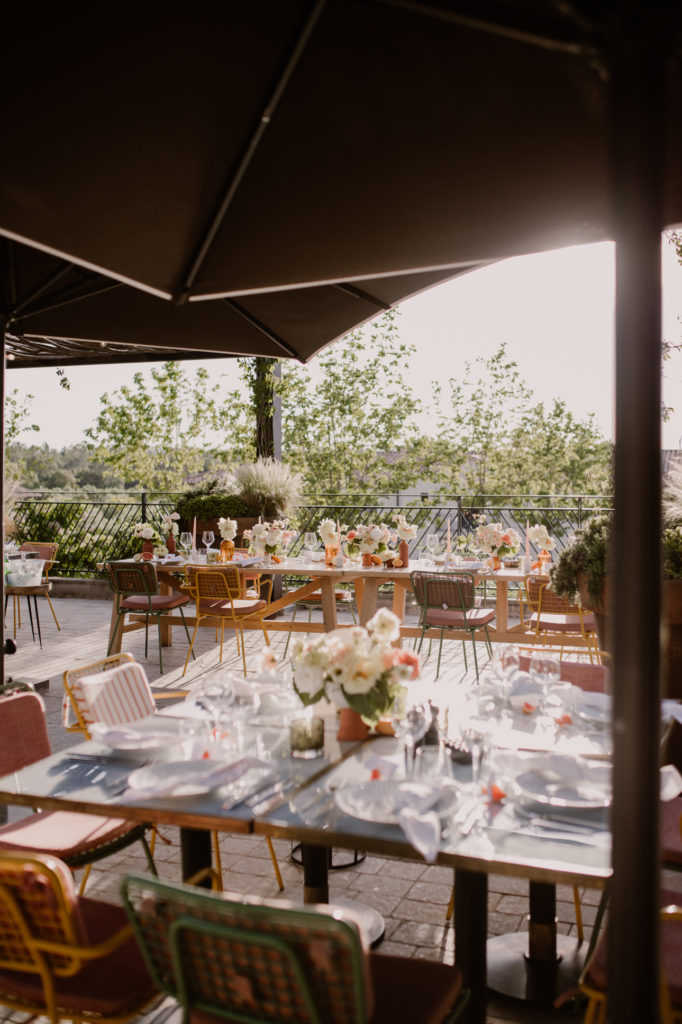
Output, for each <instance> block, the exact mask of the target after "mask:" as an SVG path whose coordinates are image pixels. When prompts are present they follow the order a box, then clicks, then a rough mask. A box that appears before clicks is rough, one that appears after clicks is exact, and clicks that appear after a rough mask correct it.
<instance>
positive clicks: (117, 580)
mask: <svg viewBox="0 0 682 1024" xmlns="http://www.w3.org/2000/svg"><path fill="white" fill-rule="evenodd" d="M106 570H107V573H108V576H109V583H110V585H111V589H112V591H113V593H114V600H118V602H119V604H118V618H117V620H116V630H114V633H113V635H112V637H111V640H110V641H109V647H108V649H107V655H109V654H111V648H112V647H113V644H114V637H115V635H116V633H117V632H118V626H119V624H120V622H121V620H122V619H123V620H125V616H126V615H144V617H145V618H144V656H145V658H146V657H147V648H148V639H149V619H150V618H153V619H156V624H157V627H158V631H159V669H160V671H161V673H163V644H162V637H161V619H162V617H163V616H164V615H168V613H169V612H173V611H175V610H176V609H177V610H178V611H179V612H180V615H181V617H182V624H183V626H184V627H185V633H186V634H187V642H188V643H189V630H188V629H187V623H186V622H185V613H184V612H183V610H182V609H183V607H184V606H185V605H187V604H189V598H188V597H187V595H186V594H168V595H165V594H159V593H158V589H159V584H158V579H157V576H156V569H155V568H154V566H153V565H151V564H150V563H149V562H137V563H135V564H133V563H131V562H128V561H122V562H107V564H106ZM137 628H139V627H138V624H137V623H135V624H134V625H132V626H125V625H124V626H123V632H124V633H126V632H128V630H129V629H137ZM190 653H192V654H193V652H192V649H191V646H190ZM187 660H188V661H189V654H188V655H187Z"/></svg>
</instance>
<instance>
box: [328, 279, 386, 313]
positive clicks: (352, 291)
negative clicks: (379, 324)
mask: <svg viewBox="0 0 682 1024" xmlns="http://www.w3.org/2000/svg"><path fill="white" fill-rule="evenodd" d="M332 287H334V288H336V289H338V291H340V292H345V293H346V294H347V295H352V296H353V298H354V299H360V301H361V302H369V304H370V306H374V307H375V308H376V309H383V310H384V311H388V310H389V309H392V308H393V307H392V306H391V304H390V303H388V302H384V301H383V299H377V298H376V296H374V295H370V294H369V292H365V291H363V290H362V288H356V287H355V285H352V284H348V283H347V282H344V281H339V282H337V283H336V284H335V285H333V286H332Z"/></svg>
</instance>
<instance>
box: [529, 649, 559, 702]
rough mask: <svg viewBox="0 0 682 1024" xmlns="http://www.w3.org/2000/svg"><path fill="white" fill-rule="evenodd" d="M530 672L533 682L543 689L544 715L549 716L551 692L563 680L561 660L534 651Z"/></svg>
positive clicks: (531, 657)
mask: <svg viewBox="0 0 682 1024" xmlns="http://www.w3.org/2000/svg"><path fill="white" fill-rule="evenodd" d="M528 671H529V673H530V677H531V679H532V680H533V682H535V683H538V684H539V685H540V687H541V689H542V710H543V713H544V715H545V716H548V715H549V708H548V703H547V702H548V698H549V691H550V689H551V687H552V686H553V685H554V684H555V683H558V682H559V679H560V678H561V665H560V663H559V659H558V658H554V657H552V655H551V654H544V653H543V652H542V651H533V653H532V654H531V656H530V665H529V667H528Z"/></svg>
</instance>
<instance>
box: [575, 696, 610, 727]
mask: <svg viewBox="0 0 682 1024" xmlns="http://www.w3.org/2000/svg"><path fill="white" fill-rule="evenodd" d="M575 713H576V715H577V716H578V718H581V719H582V720H583V722H589V723H591V724H595V725H607V724H608V723H609V722H610V721H611V703H610V702H607V703H605V704H592V703H590V702H588V701H580V702H579V703H578V704H577V705H576V708H575Z"/></svg>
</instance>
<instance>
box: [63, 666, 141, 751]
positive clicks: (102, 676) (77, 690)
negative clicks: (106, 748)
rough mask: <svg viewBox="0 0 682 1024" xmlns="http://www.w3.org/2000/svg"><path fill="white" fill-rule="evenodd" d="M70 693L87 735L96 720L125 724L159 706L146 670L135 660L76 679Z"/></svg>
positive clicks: (109, 723) (108, 723)
mask: <svg viewBox="0 0 682 1024" xmlns="http://www.w3.org/2000/svg"><path fill="white" fill-rule="evenodd" d="M71 694H72V699H73V700H74V701H75V703H76V707H77V712H78V718H79V721H82V722H83V724H84V726H85V729H86V730H87V733H88V735H89V732H90V726H92V725H93V724H94V723H95V722H101V723H102V724H104V725H123V724H124V723H125V722H137V721H139V719H140V718H146V717H147V715H153V714H154V712H155V710H156V705H155V703H154V695H153V693H152V688H151V686H150V685H149V680H148V679H147V673H146V672H145V670H144V667H143V666H142V665H139V664H138V663H137V662H136V661H130V662H128V661H126V662H124V663H123V664H122V665H118V666H116V667H114V668H109V669H106V670H104V671H101V672H94V673H93V674H92V675H83V676H79V677H78V678H76V679H73V680H72V681H71Z"/></svg>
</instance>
